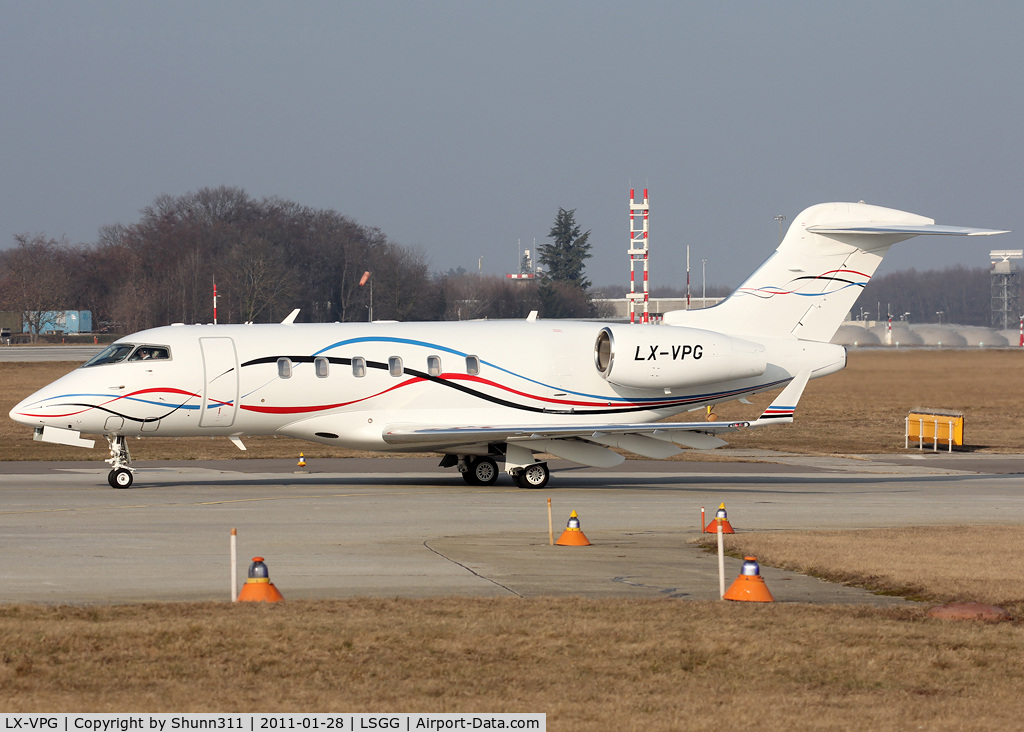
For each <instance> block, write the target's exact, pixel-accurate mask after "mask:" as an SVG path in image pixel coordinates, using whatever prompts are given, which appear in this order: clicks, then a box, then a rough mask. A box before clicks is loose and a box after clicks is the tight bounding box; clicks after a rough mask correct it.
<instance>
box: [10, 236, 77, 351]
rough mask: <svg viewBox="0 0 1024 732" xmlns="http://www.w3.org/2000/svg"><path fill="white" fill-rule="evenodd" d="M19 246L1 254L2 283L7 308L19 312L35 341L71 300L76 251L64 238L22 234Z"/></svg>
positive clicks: (17, 239)
mask: <svg viewBox="0 0 1024 732" xmlns="http://www.w3.org/2000/svg"><path fill="white" fill-rule="evenodd" d="M14 242H15V246H14V247H13V248H12V249H9V250H7V251H5V252H3V254H2V255H0V282H2V287H0V290H2V292H3V302H4V307H5V308H6V309H9V310H15V311H19V312H20V313H21V318H22V321H23V322H24V323H25V325H26V326H27V327H28V331H29V333H30V334H31V339H32V342H33V343H34V342H36V341H38V340H39V334H40V333H41V332H42V331H43V330H44V329H45V327H46V326H47V325H53V324H55V323H56V320H57V316H58V314H59V313H60V312H61V311H63V310H65V309H67V307H68V304H69V300H70V299H71V271H72V270H71V259H72V251H71V249H70V247H69V246H68V244H67V241H66V239H64V238H63V237H62V238H61V239H60V240H59V241H58V240H57V239H47V238H46V236H45V235H44V234H35V235H30V234H18V235H16V236H15V237H14Z"/></svg>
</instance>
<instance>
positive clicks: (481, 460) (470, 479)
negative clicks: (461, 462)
mask: <svg viewBox="0 0 1024 732" xmlns="http://www.w3.org/2000/svg"><path fill="white" fill-rule="evenodd" d="M465 464H466V469H465V470H464V471H462V479H463V480H464V481H466V482H467V483H469V484H470V485H494V484H495V483H496V482H497V480H498V475H499V474H500V471H499V470H498V464H497V463H496V462H494V461H493V460H491V459H490V458H489V457H470V458H466V460H465ZM460 468H461V466H460Z"/></svg>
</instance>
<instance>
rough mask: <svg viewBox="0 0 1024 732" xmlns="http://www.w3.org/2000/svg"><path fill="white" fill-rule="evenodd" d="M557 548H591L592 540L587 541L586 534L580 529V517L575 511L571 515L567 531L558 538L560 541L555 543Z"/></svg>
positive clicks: (566, 527)
mask: <svg viewBox="0 0 1024 732" xmlns="http://www.w3.org/2000/svg"><path fill="white" fill-rule="evenodd" d="M555 545H556V546H590V540H589V539H587V536H586V534H584V533H583V529H581V528H580V517H579V516H577V515H576V512H575V511H573V512H572V513H571V514H569V522H568V523H567V524H566V526H565V531H563V532H562V535H561V536H560V537H558V541H556V542H555Z"/></svg>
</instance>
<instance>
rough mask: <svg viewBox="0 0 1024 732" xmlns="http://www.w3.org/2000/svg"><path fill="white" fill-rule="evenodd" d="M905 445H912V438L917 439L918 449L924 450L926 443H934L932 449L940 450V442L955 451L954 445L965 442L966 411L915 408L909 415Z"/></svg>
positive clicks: (960, 444) (934, 450)
mask: <svg viewBox="0 0 1024 732" xmlns="http://www.w3.org/2000/svg"><path fill="white" fill-rule="evenodd" d="M906 425H907V428H906V431H905V434H904V441H903V446H904V447H905V448H909V447H910V441H911V439H916V440H917V449H918V450H923V449H924V443H925V442H926V441H927V442H931V443H932V451H933V452H938V450H939V443H940V442H941V443H942V444H944V445H947V446H948V448H949V452H953V445H956V446H958V447H962V446H963V444H964V413H963V412H951V411H948V410H944V409H914V410H911V412H910V414H908V415H907V419H906Z"/></svg>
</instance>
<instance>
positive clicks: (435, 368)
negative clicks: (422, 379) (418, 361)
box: [427, 356, 441, 376]
mask: <svg viewBox="0 0 1024 732" xmlns="http://www.w3.org/2000/svg"><path fill="white" fill-rule="evenodd" d="M427 373H428V374H430V375H431V376H440V375H441V357H440V356H427Z"/></svg>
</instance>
